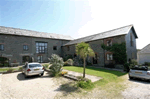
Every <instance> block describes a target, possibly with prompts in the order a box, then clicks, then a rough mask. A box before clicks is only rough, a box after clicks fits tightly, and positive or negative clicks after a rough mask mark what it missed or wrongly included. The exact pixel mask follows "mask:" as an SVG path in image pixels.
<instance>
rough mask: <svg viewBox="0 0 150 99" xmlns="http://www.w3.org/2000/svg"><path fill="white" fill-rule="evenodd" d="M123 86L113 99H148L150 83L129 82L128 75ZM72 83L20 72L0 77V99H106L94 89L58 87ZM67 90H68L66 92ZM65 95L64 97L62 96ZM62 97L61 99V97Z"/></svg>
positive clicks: (102, 93)
mask: <svg viewBox="0 0 150 99" xmlns="http://www.w3.org/2000/svg"><path fill="white" fill-rule="evenodd" d="M123 79H125V81H124V83H122V84H123V85H124V86H127V89H125V90H124V91H122V92H121V94H120V95H117V96H115V97H113V98H115V99H150V82H147V81H142V80H129V79H128V75H125V76H124V77H123ZM69 82H73V81H72V80H69V79H66V78H63V77H61V78H51V77H49V76H48V74H47V73H46V72H45V74H44V76H43V77H39V76H33V77H29V78H27V79H25V78H24V75H23V74H22V73H20V72H18V73H11V74H4V75H0V93H1V94H0V99H10V98H11V99H53V98H62V99H72V98H89V99H91V98H100V99H101V98H102V99H108V97H107V96H108V95H109V94H107V92H105V91H104V90H101V89H100V88H96V89H94V90H92V91H90V92H86V91H85V92H84V90H82V92H80V90H76V88H74V87H71V86H68V88H64V89H61V88H60V85H63V84H64V85H65V84H68V83H69ZM68 89H69V90H68ZM70 91H71V92H70ZM64 95H65V96H64ZM62 96H63V97H62Z"/></svg>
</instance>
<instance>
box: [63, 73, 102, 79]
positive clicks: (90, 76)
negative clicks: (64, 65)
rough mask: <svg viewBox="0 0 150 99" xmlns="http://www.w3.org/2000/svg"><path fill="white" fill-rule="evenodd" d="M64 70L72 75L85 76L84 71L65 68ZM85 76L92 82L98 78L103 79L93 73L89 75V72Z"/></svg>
mask: <svg viewBox="0 0 150 99" xmlns="http://www.w3.org/2000/svg"><path fill="white" fill-rule="evenodd" d="M63 71H67V72H68V74H71V75H74V76H83V74H82V73H78V72H74V71H69V70H63ZM85 78H88V79H90V80H91V81H92V82H95V81H98V80H100V79H102V77H97V76H92V75H87V74H85Z"/></svg>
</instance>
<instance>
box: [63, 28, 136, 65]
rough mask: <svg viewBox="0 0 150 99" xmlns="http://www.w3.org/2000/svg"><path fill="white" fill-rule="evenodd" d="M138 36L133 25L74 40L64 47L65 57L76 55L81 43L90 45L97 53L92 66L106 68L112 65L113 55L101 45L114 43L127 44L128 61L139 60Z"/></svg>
mask: <svg viewBox="0 0 150 99" xmlns="http://www.w3.org/2000/svg"><path fill="white" fill-rule="evenodd" d="M137 38H138V37H137V34H136V32H135V29H134V26H133V25H128V26H124V27H121V28H117V29H114V30H110V31H106V32H103V33H98V34H94V35H91V36H87V37H83V38H79V39H75V40H72V41H70V42H68V43H66V44H64V45H63V48H62V50H63V56H64V55H67V54H69V55H72V56H74V55H75V54H76V52H75V45H76V44H77V43H80V42H86V43H89V44H90V46H91V47H92V49H93V50H94V52H95V58H92V59H91V61H92V65H96V66H106V65H111V64H113V63H114V62H115V61H114V60H113V53H112V52H109V51H106V50H104V49H102V47H101V44H105V45H107V46H111V45H112V44H114V43H122V42H125V44H126V53H127V61H130V60H131V59H137V50H136V39H137Z"/></svg>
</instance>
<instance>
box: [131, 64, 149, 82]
mask: <svg viewBox="0 0 150 99" xmlns="http://www.w3.org/2000/svg"><path fill="white" fill-rule="evenodd" d="M129 78H130V79H132V78H141V79H145V80H150V69H149V68H148V67H147V66H141V67H139V66H135V67H133V68H131V69H130V71H129Z"/></svg>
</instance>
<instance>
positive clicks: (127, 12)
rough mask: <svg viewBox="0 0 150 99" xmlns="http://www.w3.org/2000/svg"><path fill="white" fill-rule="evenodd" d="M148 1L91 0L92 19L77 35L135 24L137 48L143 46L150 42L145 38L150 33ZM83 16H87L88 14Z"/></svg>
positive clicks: (91, 33)
mask: <svg viewBox="0 0 150 99" xmlns="http://www.w3.org/2000/svg"><path fill="white" fill-rule="evenodd" d="M148 2H149V1H148V0H147V1H146V0H144V1H137V0H132V1H131V0H124V1H122V0H103V1H102V0H89V7H90V11H91V12H90V13H91V17H92V19H91V20H89V21H87V23H85V24H84V25H83V26H81V27H80V28H79V30H78V32H77V34H76V36H75V37H76V38H79V37H84V36H88V35H93V34H96V33H101V32H104V31H108V30H111V29H115V28H119V27H122V26H125V25H130V24H133V25H134V26H135V30H136V32H137V35H138V37H139V39H138V40H137V48H142V47H144V46H145V45H147V44H148V43H149V42H150V41H149V42H147V41H146V40H145V39H144V38H147V39H148V37H147V36H146V35H147V33H150V30H149V29H148V27H149V23H150V14H148V12H149V9H150V6H149V3H148ZM82 17H85V18H86V15H84V16H82ZM145 27H147V28H145ZM141 42H143V44H141Z"/></svg>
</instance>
